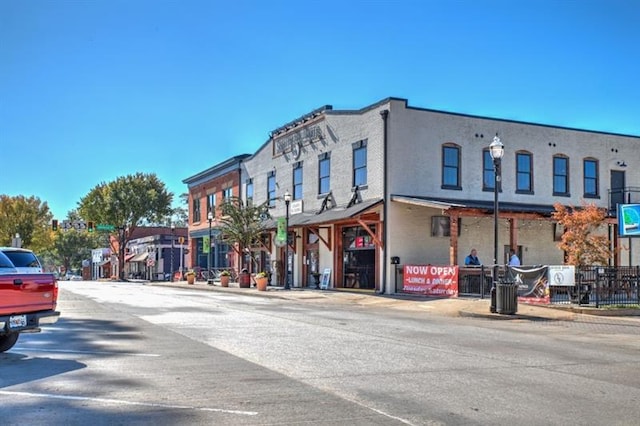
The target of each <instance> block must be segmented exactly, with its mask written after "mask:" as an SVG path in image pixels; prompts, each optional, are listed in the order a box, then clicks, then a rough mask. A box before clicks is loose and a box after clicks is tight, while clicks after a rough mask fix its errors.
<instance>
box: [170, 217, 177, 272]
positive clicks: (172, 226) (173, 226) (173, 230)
mask: <svg viewBox="0 0 640 426" xmlns="http://www.w3.org/2000/svg"><path fill="white" fill-rule="evenodd" d="M175 232H176V225H175V223H172V224H171V271H169V272H170V273H171V277H170V278H169V279H170V280H171V282H173V247H174V245H173V244H174V242H173V240H175V237H174V234H175Z"/></svg>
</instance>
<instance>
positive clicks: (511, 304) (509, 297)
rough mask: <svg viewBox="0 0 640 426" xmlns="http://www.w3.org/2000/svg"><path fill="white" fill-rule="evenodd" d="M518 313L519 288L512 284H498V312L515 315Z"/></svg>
mask: <svg viewBox="0 0 640 426" xmlns="http://www.w3.org/2000/svg"><path fill="white" fill-rule="evenodd" d="M517 311H518V286H517V284H515V283H512V282H504V281H502V282H498V284H497V285H496V312H498V313H499V314H504V315H513V314H515V313H516V312H517Z"/></svg>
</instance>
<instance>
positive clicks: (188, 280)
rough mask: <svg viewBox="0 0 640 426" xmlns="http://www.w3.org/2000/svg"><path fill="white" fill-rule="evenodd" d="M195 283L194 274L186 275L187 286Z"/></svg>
mask: <svg viewBox="0 0 640 426" xmlns="http://www.w3.org/2000/svg"><path fill="white" fill-rule="evenodd" d="M195 282H196V274H187V284H193V283H195Z"/></svg>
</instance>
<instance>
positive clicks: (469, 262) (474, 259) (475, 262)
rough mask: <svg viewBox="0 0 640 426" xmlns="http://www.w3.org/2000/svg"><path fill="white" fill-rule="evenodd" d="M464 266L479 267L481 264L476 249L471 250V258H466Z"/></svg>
mask: <svg viewBox="0 0 640 426" xmlns="http://www.w3.org/2000/svg"><path fill="white" fill-rule="evenodd" d="M464 264H465V266H479V265H480V264H481V263H480V259H478V252H477V251H476V249H471V253H470V254H469V256H467V257H465V258H464Z"/></svg>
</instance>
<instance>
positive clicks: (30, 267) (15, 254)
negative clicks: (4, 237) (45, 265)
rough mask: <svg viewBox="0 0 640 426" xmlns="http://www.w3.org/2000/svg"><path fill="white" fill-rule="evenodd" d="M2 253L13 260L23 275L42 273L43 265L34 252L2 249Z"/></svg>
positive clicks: (11, 248)
mask: <svg viewBox="0 0 640 426" xmlns="http://www.w3.org/2000/svg"><path fill="white" fill-rule="evenodd" d="M0 252H2V253H4V254H5V255H6V256H7V257H8V258H9V260H11V263H12V264H13V266H15V268H16V269H17V270H18V272H20V273H23V274H41V273H42V264H40V260H38V256H36V255H35V253H34V252H33V251H31V250H28V249H23V248H17V247H0Z"/></svg>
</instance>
